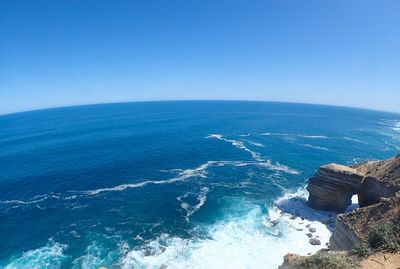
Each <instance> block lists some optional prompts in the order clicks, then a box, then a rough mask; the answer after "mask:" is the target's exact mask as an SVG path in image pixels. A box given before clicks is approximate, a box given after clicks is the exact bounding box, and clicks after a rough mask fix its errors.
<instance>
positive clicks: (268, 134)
mask: <svg viewBox="0 0 400 269" xmlns="http://www.w3.org/2000/svg"><path fill="white" fill-rule="evenodd" d="M260 135H264V136H292V137H303V138H311V139H329V137H328V136H325V135H305V134H287V133H268V132H267V133H261V134H260Z"/></svg>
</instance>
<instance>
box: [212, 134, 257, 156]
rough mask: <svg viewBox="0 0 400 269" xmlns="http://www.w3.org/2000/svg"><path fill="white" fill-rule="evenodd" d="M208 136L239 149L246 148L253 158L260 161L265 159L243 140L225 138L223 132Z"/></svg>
mask: <svg viewBox="0 0 400 269" xmlns="http://www.w3.org/2000/svg"><path fill="white" fill-rule="evenodd" d="M206 138H215V139H218V140H222V141H225V142H227V143H230V144H232V145H233V146H234V147H237V148H238V149H241V150H244V151H247V152H248V153H250V155H251V157H253V159H255V160H256V161H259V162H261V161H263V159H262V158H261V155H260V153H258V152H255V151H252V150H251V149H249V148H247V147H246V146H245V145H244V143H243V142H242V141H238V140H234V139H227V138H224V137H223V135H221V134H210V135H209V136H207V137H206Z"/></svg>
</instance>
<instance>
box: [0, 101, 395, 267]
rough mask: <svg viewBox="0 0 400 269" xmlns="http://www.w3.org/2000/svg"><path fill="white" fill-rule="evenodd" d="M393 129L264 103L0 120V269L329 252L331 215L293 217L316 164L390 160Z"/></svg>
mask: <svg viewBox="0 0 400 269" xmlns="http://www.w3.org/2000/svg"><path fill="white" fill-rule="evenodd" d="M399 126H400V115H397V114H390V113H384V112H377V111H368V110H360V109H350V108H341V107H330V106H317V105H303V104H286V103H268V102H222V101H221V102H220V101H187V102H143V103H124V104H108V105H93V106H79V107H68V108H59V109H49V110H41V111H32V112H25V113H18V114H11V115H4V116H0V220H1V221H0V238H1V240H0V268H99V267H100V266H105V267H107V268H221V267H229V268H267V269H268V268H276V267H277V266H278V265H279V264H281V262H282V256H283V255H284V254H285V253H287V252H296V253H299V254H307V253H313V252H315V251H317V250H318V249H320V248H322V247H324V245H325V243H327V242H328V240H329V236H330V229H332V224H331V221H330V220H331V219H333V218H334V214H333V213H331V212H321V211H314V210H311V209H309V208H308V207H307V205H306V198H307V192H306V191H305V189H304V187H305V185H306V181H307V179H308V178H309V177H310V176H312V175H313V174H314V173H315V171H316V169H318V166H319V165H321V164H325V163H330V162H337V163H342V164H352V163H355V162H360V161H364V160H368V159H383V158H387V157H390V156H392V155H395V154H397V153H399V149H400V129H399ZM324 223H325V224H324ZM310 228H312V229H311V231H312V232H310ZM310 233H311V237H312V238H318V239H319V240H320V241H321V245H316V246H313V245H311V244H310V243H309V240H310Z"/></svg>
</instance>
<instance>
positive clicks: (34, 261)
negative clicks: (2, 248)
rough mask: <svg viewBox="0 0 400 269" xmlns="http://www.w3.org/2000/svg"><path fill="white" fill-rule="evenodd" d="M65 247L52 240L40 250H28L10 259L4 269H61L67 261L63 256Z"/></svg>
mask: <svg viewBox="0 0 400 269" xmlns="http://www.w3.org/2000/svg"><path fill="white" fill-rule="evenodd" d="M66 248H67V246H66V245H63V244H59V243H57V242H54V241H53V240H52V239H50V240H49V243H48V244H47V245H46V246H44V247H41V248H38V249H34V250H29V251H27V252H24V253H23V254H22V255H21V256H19V257H16V258H12V259H11V261H10V263H9V264H7V265H6V266H5V267H4V269H21V268H32V269H41V268H48V269H58V268H61V266H62V263H63V262H64V261H65V260H66V259H67V256H66V255H65V254H64V250H65V249H66Z"/></svg>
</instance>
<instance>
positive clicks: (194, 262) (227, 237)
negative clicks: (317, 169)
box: [120, 194, 330, 269]
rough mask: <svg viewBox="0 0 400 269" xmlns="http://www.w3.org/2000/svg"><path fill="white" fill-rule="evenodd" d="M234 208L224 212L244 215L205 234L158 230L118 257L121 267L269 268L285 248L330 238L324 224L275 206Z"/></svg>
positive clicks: (299, 249)
mask: <svg viewBox="0 0 400 269" xmlns="http://www.w3.org/2000/svg"><path fill="white" fill-rule="evenodd" d="M290 195H292V196H290ZM290 195H289V194H288V195H287V196H286V198H281V199H280V201H281V202H282V203H283V201H284V200H285V199H291V198H294V197H295V194H290ZM288 197H291V198H288ZM234 207H237V209H235V208H231V209H229V210H234V211H235V210H238V212H245V213H244V214H243V215H242V216H241V217H239V218H238V217H232V216H230V215H229V214H227V217H226V219H225V220H223V221H221V222H218V223H216V224H213V225H211V226H208V227H206V228H205V229H206V231H205V232H206V235H207V236H206V237H202V238H197V237H194V238H191V239H183V238H180V237H174V236H170V235H168V234H162V235H161V236H159V237H157V238H156V239H155V240H153V241H151V242H149V243H148V244H147V245H146V246H144V247H143V248H138V249H133V250H131V251H129V252H128V254H127V255H126V256H124V257H122V258H121V260H120V266H121V267H122V268H139V269H140V268H164V267H165V268H173V269H175V268H176V269H178V268H193V269H198V268H210V269H213V268H218V269H219V268H233V269H235V268H254V269H258V268H263V269H270V268H271V269H272V268H277V267H278V265H280V264H281V263H282V261H283V255H285V254H286V253H287V252H295V253H299V254H303V255H305V254H308V253H314V252H316V251H318V250H319V249H320V248H321V247H323V246H324V244H325V243H327V242H328V239H329V237H330V231H329V230H328V229H327V228H326V226H325V225H324V224H322V223H320V222H318V221H314V220H308V219H301V218H300V217H297V218H293V217H292V215H291V214H289V213H286V212H284V211H282V210H281V209H279V208H278V207H276V206H275V207H271V208H270V209H269V210H268V212H267V214H265V213H263V211H262V209H261V207H260V206H257V205H254V204H252V203H250V202H248V201H237V203H235V205H234ZM304 210H306V209H304ZM308 210H310V211H311V209H308ZM310 214H311V213H310ZM310 227H312V228H314V229H316V232H315V233H314V234H313V237H315V238H318V239H319V240H320V241H321V244H322V245H321V246H313V245H311V244H310V243H309V237H308V236H307V233H309V231H308V229H309V228H310ZM149 253H151V255H149Z"/></svg>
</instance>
